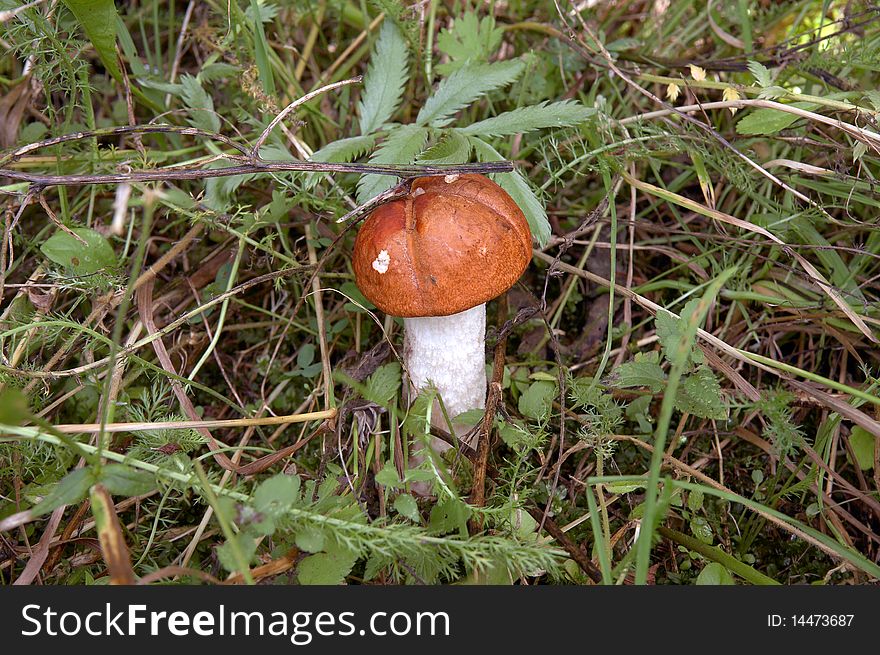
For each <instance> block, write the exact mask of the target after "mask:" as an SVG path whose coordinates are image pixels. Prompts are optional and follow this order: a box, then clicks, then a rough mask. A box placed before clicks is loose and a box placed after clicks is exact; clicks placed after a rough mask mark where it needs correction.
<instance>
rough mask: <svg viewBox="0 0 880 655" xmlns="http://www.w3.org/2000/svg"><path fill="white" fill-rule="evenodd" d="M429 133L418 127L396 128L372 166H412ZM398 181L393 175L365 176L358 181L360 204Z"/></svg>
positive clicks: (371, 160) (372, 161) (376, 155)
mask: <svg viewBox="0 0 880 655" xmlns="http://www.w3.org/2000/svg"><path fill="white" fill-rule="evenodd" d="M427 138H428V131H427V130H426V129H425V128H423V127H419V126H417V125H400V126H397V127H395V128H394V129H393V130H392V131H391V134H390V135H389V136H388V138H387V139H385V141H384V142H383V143H382V145H381V146H379V148H377V149H376V151H375V152H374V153H373V155H372V156H371V157H370V163H371V164H411V163H412V162H413V160H414V159H415V158H416V156H417V155H418V154H419V153H420V152H422V150H423V149H424V147H425V139H427ZM396 181H397V178H395V177H394V176H393V175H363V176H361V179H360V180H358V193H357V201H358V203H361V204H362V203H365V202H367V201H368V200H371V199H372V198H375V197H376V196H377V195H379V194H380V193H382V192H383V191H385V189H388V188H390V187H391V186H393V185H394V183H395V182H396Z"/></svg>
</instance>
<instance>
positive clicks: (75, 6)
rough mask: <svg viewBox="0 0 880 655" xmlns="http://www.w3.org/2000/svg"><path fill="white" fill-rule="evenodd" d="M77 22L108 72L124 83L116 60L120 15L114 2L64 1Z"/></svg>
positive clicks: (107, 0) (91, 0) (98, 0)
mask: <svg viewBox="0 0 880 655" xmlns="http://www.w3.org/2000/svg"><path fill="white" fill-rule="evenodd" d="M64 4H65V5H66V6H67V8H68V9H70V11H71V13H72V14H73V15H74V17H75V18H76V21H77V22H78V23H79V24H80V26H81V27H82V28H83V31H84V32H85V33H86V36H87V37H88V39H89V41H91V42H92V45H93V46H95V52H97V53H98V57H100V58H101V63H102V64H104V68H106V69H107V72H108V73H110V75H112V76H113V79H115V80H116V81H117V82H122V71H121V70H120V68H119V62H118V61H117V59H116V21H117V19H118V14H117V12H116V5H115V4H114V2H113V0H64Z"/></svg>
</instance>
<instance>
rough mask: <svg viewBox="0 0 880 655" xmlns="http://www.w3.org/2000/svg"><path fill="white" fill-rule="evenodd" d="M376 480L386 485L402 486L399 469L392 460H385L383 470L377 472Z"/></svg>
mask: <svg viewBox="0 0 880 655" xmlns="http://www.w3.org/2000/svg"><path fill="white" fill-rule="evenodd" d="M376 482H377V483H378V484H381V485H382V486H384V487H392V488H394V487H402V486H403V483H402V482H401V481H400V476H399V475H397V469H396V468H395V466H394V464H392V463H391V462H385V466H383V467H382V470H381V471H379V472H378V473H376Z"/></svg>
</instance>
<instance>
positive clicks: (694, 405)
mask: <svg viewBox="0 0 880 655" xmlns="http://www.w3.org/2000/svg"><path fill="white" fill-rule="evenodd" d="M675 407H676V409H678V410H679V411H681V412H687V413H688V414H693V415H694V416H699V417H700V418H711V419H716V420H719V421H723V420H724V419H726V418H727V406H726V405H725V404H724V399H723V398H722V397H721V385H720V384H718V380H717V379H716V378H715V375H714V374H713V373H712V370H711V369H710V368H708V367H706V366H701V367H700V368H698V369H697V370H696V371H695V372H694V373H692V374H691V375H688V376H686V377H685V378H684V379H683V380H682V381H681V386H680V387H679V388H678V394H677V395H676V398H675Z"/></svg>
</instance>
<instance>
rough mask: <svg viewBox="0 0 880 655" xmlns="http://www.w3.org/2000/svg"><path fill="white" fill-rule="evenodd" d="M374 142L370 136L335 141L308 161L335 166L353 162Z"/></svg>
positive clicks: (373, 138)
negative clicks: (322, 162) (334, 164)
mask: <svg viewBox="0 0 880 655" xmlns="http://www.w3.org/2000/svg"><path fill="white" fill-rule="evenodd" d="M375 142H376V137H375V136H373V135H372V134H367V135H365V136H353V137H349V138H347V139H337V140H336V141H333V142H331V143H328V144H327V145H326V146H324V147H323V148H321V149H320V150H318V151H316V152H315V153H314V154H313V155H312V156H311V157H309V161H324V162H333V163H336V164H338V163H342V162H350V161H354V160H355V159H357V158H359V157H362V156H363V155H364V154H366V153H367V151H368V150H369V149H370V148H372V147H373V144H374V143H375ZM313 175H315V176H319V175H321V174H320V173H313Z"/></svg>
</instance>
